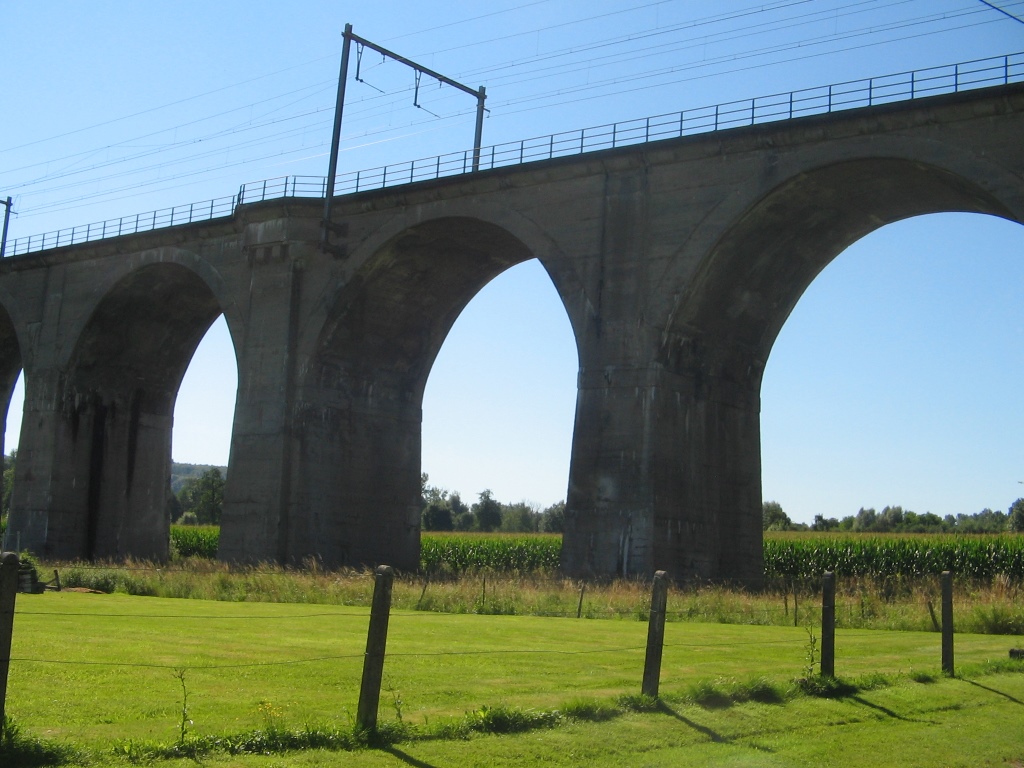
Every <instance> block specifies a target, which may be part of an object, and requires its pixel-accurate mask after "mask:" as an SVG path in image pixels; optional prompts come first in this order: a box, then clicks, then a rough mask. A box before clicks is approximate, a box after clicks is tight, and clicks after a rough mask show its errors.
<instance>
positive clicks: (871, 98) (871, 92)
mask: <svg viewBox="0 0 1024 768" xmlns="http://www.w3.org/2000/svg"><path fill="white" fill-rule="evenodd" d="M874 98H875V78H873V77H869V78H868V106H869V107H870V106H871V103H872V101H874Z"/></svg>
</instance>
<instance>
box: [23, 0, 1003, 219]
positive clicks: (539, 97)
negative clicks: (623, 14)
mask: <svg viewBox="0 0 1024 768" xmlns="http://www.w3.org/2000/svg"><path fill="white" fill-rule="evenodd" d="M904 1H905V2H909V1H910V0H904ZM802 2H803V0H800V1H799V2H792V1H791V2H786V3H777V4H774V5H773V6H771V8H770V9H771V10H774V9H778V8H782V7H788V6H791V5H799V4H802ZM867 4H870V2H865V3H859V4H858V5H867ZM1014 5H1017V4H1016V3H1015V4H1014ZM756 12H758V11H755V10H750V9H748V10H747V11H746V13H747V14H753V13H756ZM972 12H976V13H988V11H986V10H983V9H979V10H977V11H972ZM821 13H822V12H821V11H816V12H812V13H810V14H804V15H803V16H804V17H806V16H815V15H816V14H817V15H820V14H821ZM849 13H851V14H852V13H853V12H852V11H851V12H849ZM967 13H968V12H966V11H964V12H959V13H957V14H953V15H952V16H950V15H949V14H942V15H937V14H933V15H932V16H931V17H925V18H922V19H921V20H918V21H915V22H912V23H902V24H892V25H888V26H887V27H884V28H882V29H880V28H878V27H874V28H867V29H865V30H861V31H859V32H858V33H857V34H859V35H870V34H878V33H879V32H880V31H891V30H893V29H905V28H907V27H909V26H913V25H915V24H926V23H933V22H936V21H943V20H945V19H947V18H957V17H959V16H963V15H966V14H967ZM796 18H798V19H799V18H802V17H796ZM582 21H585V20H579V21H578V22H571V23H582ZM784 21H787V20H773V21H770V22H764V23H761V24H757V25H753V26H756V27H763V26H765V25H771V24H776V25H779V24H782V23H783V22H784ZM788 21H792V19H789V20H788ZM993 21H995V20H993ZM567 23H569V22H567ZM690 23H691V24H693V23H695V22H690ZM805 23H810V22H805ZM971 26H977V25H960V26H954V27H951V28H945V29H942V30H935V31H933V32H929V33H927V34H940V33H943V32H950V31H956V30H959V29H964V28H969V27H971ZM742 29H746V28H741V30H734V31H731V32H729V33H721V34H731V35H733V36H736V35H740V34H741V31H742ZM651 34H661V32H652V33H651ZM746 34H754V33H753V32H749V33H746ZM852 36H854V35H853V34H851V33H847V34H846V35H844V36H839V37H835V36H823V37H822V38H820V39H819V40H817V41H815V42H814V43H811V45H823V44H825V43H827V42H830V41H834V40H843V39H849V38H850V37H852ZM922 36H924V35H920V34H919V35H907V36H904V37H899V38H896V39H890V40H884V41H877V42H873V43H870V44H866V45H860V46H847V47H845V48H842V49H839V50H838V51H835V50H830V51H825V52H820V53H814V54H810V55H805V56H798V57H791V58H788V59H784V60H781V61H777V62H772V63H773V64H778V63H790V62H794V61H801V60H806V59H809V58H813V57H816V56H821V55H831V54H835V53H839V52H846V51H850V50H857V49H861V48H865V47H870V46H871V45H882V44H890V43H893V42H899V41H901V40H906V39H915V38H918V37H922ZM666 45H676V46H680V45H685V41H684V42H683V43H679V42H677V43H667V44H666ZM692 45H695V43H692V44H691V46H692ZM806 46H807V44H804V43H799V44H793V43H790V44H781V45H777V46H773V47H772V46H770V47H767V48H764V49H760V50H759V51H757V52H752V53H745V54H742V55H732V56H725V57H721V58H720V59H718V60H716V61H715V62H712V63H715V64H718V63H721V62H722V61H740V60H743V59H747V58H752V57H756V56H766V55H771V54H775V53H779V52H784V51H786V50H792V49H799V48H803V47H806ZM578 52H579V51H578V50H574V51H572V52H567V53H566V54H564V55H571V54H576V53H578ZM629 55H630V53H629V52H626V53H619V54H610V55H609V56H608V57H606V56H601V57H596V58H594V59H593V60H591V64H590V65H591V66H592V65H593V63H594V62H596V61H603V60H605V59H607V58H609V57H615V56H618V57H620V58H622V57H625V56H629ZM655 55H663V53H662V54H658V53H648V54H636V53H635V52H633V54H632V56H631V58H628V59H625V60H634V59H636V58H644V57H647V56H655ZM322 58H324V57H321V59H322ZM318 60H320V59H316V60H314V61H318ZM584 64H586V61H584V62H582V63H581V65H580V66H581V67H582V66H583V65H584ZM295 66H296V67H298V66H303V65H302V64H300V65H295ZM559 66H561V67H563V68H564V67H566V66H572V65H571V64H569V65H559ZM706 66H708V62H700V63H695V64H691V65H685V66H681V67H671V68H659V69H653V70H648V71H645V72H642V73H640V74H639V75H633V76H631V78H632V79H634V80H635V79H637V78H646V79H650V78H664V77H666V76H668V75H671V74H673V73H675V72H679V71H687V70H691V69H694V68H697V67H706ZM293 68H295V67H289V68H286V69H284V70H278V72H281V71H287V70H289V69H293ZM747 69H750V67H741V68H733V69H731V70H728V71H727V72H717V73H713V74H706V75H700V76H699V78H704V77H713V76H720V75H722V74H729V73H735V72H740V71H745V70H747ZM572 71H578V70H572ZM523 74H527V73H518V76H519V77H520V79H519V80H516V79H510V80H509V82H510V83H522V82H528V81H529V80H530V79H536V78H523V77H522V75H523ZM268 76H270V75H269V74H268V75H262V76H259V77H257V78H252V79H251V80H250V81H243V82H251V81H252V80H257V79H262V78H264V77H268ZM509 78H512V76H511V75H510V76H509ZM693 79H698V78H696V77H694V78H681V79H675V80H672V81H670V82H667V83H666V82H658V83H656V84H652V85H646V86H634V87H631V88H627V89H618V90H614V91H613V92H611V93H602V94H600V96H608V95H621V94H625V93H633V92H637V91H642V90H647V89H649V88H652V87H664V86H665V85H671V84H677V83H680V82H687V81H690V80H693ZM624 80H625V78H609V79H606V80H604V81H601V82H599V83H595V84H590V85H586V86H581V87H574V88H561V89H556V90H553V91H549V92H546V93H541V94H533V95H530V96H524V97H520V98H513V99H509V100H506V101H505V102H501V103H499V104H496V105H494V108H502V110H503V112H502V114H503V116H504V115H512V114H520V113H522V112H526V111H532V110H535V109H541V108H553V107H558V106H565V105H568V104H573V103H578V102H580V101H586V100H589V99H592V98H598V97H600V96H585V97H582V98H576V99H566V98H565V97H566V96H568V95H573V94H579V93H585V92H586V91H593V90H595V89H601V88H605V89H608V88H614V87H615V86H616V85H619V84H622V83H623V82H624ZM230 87H232V86H225V87H224V88H221V89H214V90H213V91H208V92H206V93H205V94H202V95H208V94H210V93H216V92H219V91H221V90H225V89H227V88H230ZM311 87H313V86H307V87H306V89H308V88H311ZM301 90H303V89H296V90H295V91H292V92H290V93H296V92H300V91H301ZM190 98H199V97H198V96H197V97H190ZM274 98H280V97H274ZM552 99H560V101H558V103H556V104H541V105H535V106H528V107H523V108H520V109H514V110H509V109H507V107H516V106H521V105H527V104H531V103H532V102H537V101H545V100H552ZM272 100H273V99H266V100H262V101H261V102H257V103H266V102H269V101H272ZM367 101H370V100H367ZM176 103H180V101H179V102H173V103H172V104H171V105H173V104H176ZM165 106H170V105H165ZM249 106H251V105H247V106H246V107H239V108H236V109H233V110H229V111H231V112H234V111H238V110H241V109H245V108H249ZM387 106H388V105H376V106H374V105H370V106H368V107H367V110H371V109H382V108H387ZM160 108H162V107H157V108H153V109H152V110H148V111H153V110H156V109H160ZM283 108H285V107H280V108H278V110H275V111H280V109H283ZM318 111H321V110H319V109H318V110H316V111H314V112H312V113H311V112H306V113H302V115H303V116H307V115H309V114H316V112H318ZM323 111H326V108H324V110H323ZM353 112H358V110H353ZM136 114H141V113H136ZM222 114H223V113H222ZM465 114H468V110H467V111H463V112H460V113H456V114H454V115H446V116H445V118H444V119H448V120H450V119H455V118H458V117H461V116H463V115H465ZM300 117H301V116H300V115H296V116H287V117H282V118H280V119H279V120H280V121H288V120H293V119H300ZM201 120H202V119H199V120H196V121H191V122H200V121H201ZM110 122H113V121H110ZM274 122H277V121H270V122H267V123H264V124H263V125H254V126H251V127H250V126H245V127H244V128H237V131H231V130H228V134H233V133H236V132H241V131H248V130H256V129H258V128H261V127H265V125H269V124H273V123H274ZM425 122H429V121H425ZM322 124H323V123H321V122H317V123H315V124H312V125H309V126H305V127H304V128H302V129H301V130H302V131H309V130H314V129H315V128H316V127H317V126H320V125H322ZM415 124H417V123H415V122H411V123H408V124H403V125H401V126H393V127H389V128H386V129H380V130H376V131H367V132H365V133H362V134H359V135H358V138H365V137H367V136H372V135H382V134H383V135H386V134H388V133H390V132H395V131H399V130H404V129H407V128H408V127H411V126H413V125H415ZM80 130H85V129H80ZM166 130H170V129H164V130H163V131H160V132H153V133H152V134H148V136H152V135H158V134H159V133H161V132H165V131H166ZM70 133H74V132H68V133H65V134H61V136H64V135H69V134H70ZM217 135H226V134H225V129H222V130H221V131H218V132H215V133H214V134H212V136H217ZM273 135H276V136H287V132H283V133H281V134H272V136H273ZM54 138H56V137H54ZM350 138H352V137H346V139H347V140H348V139H350ZM44 140H45V139H44ZM44 140H39V141H44ZM132 140H136V141H137V140H138V138H136V139H128V140H125V142H122V143H127V142H129V141H132ZM198 141H199V140H196V139H192V140H189V141H187V142H179V143H178V145H177V146H181V145H186V146H187V145H188V144H189V143H192V144H195V143H198ZM245 145H246V143H243V144H242V145H239V146H245ZM322 145H323V144H322V143H321V144H319V145H316V146H322ZM20 146H27V145H20ZM308 148H309V147H306V148H305V149H307V150H308ZM4 151H6V150H4ZM95 151H101V150H92V152H95ZM221 151H224V150H221ZM298 151H302V150H290V151H284V152H279V153H275V154H273V155H264V156H260V157H256V158H247V159H244V160H240V161H237V162H235V163H231V164H225V165H220V166H214V167H213V168H212V169H207V170H206V171H195V172H190V173H187V174H182V175H178V176H173V177H171V178H170V179H168V178H167V177H165V178H163V179H161V180H158V181H154V182H152V183H151V184H147V185H145V186H154V185H158V184H162V183H165V182H167V181H168V180H172V179H180V178H192V177H194V176H196V175H201V174H202V173H204V172H205V173H209V172H211V170H213V171H216V170H220V169H223V168H227V167H237V166H238V165H245V164H250V163H255V162H260V161H262V160H265V159H268V157H281V156H284V155H287V154H294V153H295V152H298ZM76 154H77V155H82V154H86V152H83V153H76ZM211 154H216V151H215V150H210V151H208V152H203V153H200V154H196V155H190V156H187V157H185V158H179V159H177V160H174V161H171V162H172V163H174V164H180V163H183V162H188V161H189V158H190V157H191V158H192V161H195V160H196V159H200V158H202V157H208V156H209V155H211ZM120 162H128V159H119V160H116V161H109V162H108V163H104V164H98V166H99V167H105V166H108V165H112V164H116V163H120ZM163 167H167V166H165V165H161V164H158V165H154V166H149V167H148V168H149V169H150V170H152V169H156V168H163ZM80 172H84V170H79V169H76V170H75V171H71V172H70V173H80ZM141 172H143V171H142V170H140V169H135V170H130V171H126V172H125V173H126V174H128V175H137V174H138V173H141ZM47 178H59V177H58V176H51V177H47ZM111 178H117V176H116V175H111V176H107V177H103V179H102V180H109V179H111ZM95 182H96V180H85V181H83V182H81V183H82V184H93V183H95ZM132 188H135V189H138V188H140V187H137V186H136V187H122V188H120V189H118V190H117V191H113V192H108V193H105V195H106V197H107V199H108V201H110V195H111V194H117V192H119V191H124V190H127V189H132ZM163 188H164V189H167V188H173V187H163ZM47 191H52V190H47ZM42 193H43V190H36V191H35V192H31V193H29V194H31V195H35V194H42ZM80 199H81V198H78V199H67V200H63V201H61V202H59V203H57V202H54V203H50V204H48V205H47V206H46V207H45V208H43V207H37V208H30V209H29V210H27V211H24V210H23V215H25V216H28V215H31V214H32V213H33V212H41V211H44V210H45V211H52V210H57V209H60V206H61V205H64V204H66V203H68V202H77V201H78V200H80ZM114 199H118V198H114Z"/></svg>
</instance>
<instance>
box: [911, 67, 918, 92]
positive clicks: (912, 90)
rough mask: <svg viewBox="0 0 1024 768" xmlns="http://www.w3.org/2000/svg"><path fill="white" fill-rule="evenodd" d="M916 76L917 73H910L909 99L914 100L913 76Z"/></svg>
mask: <svg viewBox="0 0 1024 768" xmlns="http://www.w3.org/2000/svg"><path fill="white" fill-rule="evenodd" d="M916 74H917V73H916V72H914V71H911V73H910V98H911V99H913V98H914V75H916Z"/></svg>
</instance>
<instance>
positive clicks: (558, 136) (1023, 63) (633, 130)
mask: <svg viewBox="0 0 1024 768" xmlns="http://www.w3.org/2000/svg"><path fill="white" fill-rule="evenodd" d="M1015 82H1024V52H1022V53H1012V54H1007V55H1006V56H997V57H992V58H987V59H975V60H973V61H967V62H961V63H959V64H949V65H946V66H941V67H929V68H927V69H919V70H913V71H908V72H900V73H898V74H893V75H883V76H881V77H872V78H866V79H860V80H848V81H846V82H843V83H834V84H832V85H823V86H818V87H815V88H804V89H801V90H798V91H788V92H784V93H777V94H773V95H770V96H758V97H755V98H753V99H743V100H741V101H730V102H726V103H724V104H714V105H711V106H706V107H697V108H694V109H686V110H681V111H679V112H668V113H665V114H662V115H654V116H651V117H642V118H639V119H636V120H627V121H624V122H619V123H609V124H607V125H599V126H594V127H590V128H583V129H580V130H575V131H566V132H563V133H555V134H550V135H547V136H538V137H535V138H532V139H523V140H521V141H513V142H506V143H503V144H495V145H493V146H489V147H483V148H481V149H480V170H481V171H484V170H491V169H494V168H503V167H508V166H513V165H521V164H525V163H530V162H535V161H538V160H550V159H553V158H556V157H567V156H570V155H579V154H584V153H587V152H595V151H598V150H602V149H614V148H616V147H625V146H632V145H637V144H646V143H648V142H652V141H661V140H664V139H674V138H680V137H682V136H692V135H696V134H702V133H713V132H715V131H722V130H728V129H731V128H742V127H746V126H751V125H759V124H761V123H770V122H777V121H781V120H792V119H795V118H800V117H810V116H812V115H823V114H829V113H832V112H839V111H844V110H848V109H857V108H859V107H870V106H874V105H877V104H889V103H892V102H897V101H910V100H912V99H920V98H925V97H928V96H938V95H941V94H949V93H959V92H960V91H967V90H974V89H977V88H986V87H990V86H996V85H1008V84H1009V83H1015ZM474 155H475V151H474V150H471V149H468V150H465V151H463V152H453V153H449V154H445V155H436V156H433V157H426V158H421V159H418V160H408V161H405V162H401V163H396V164H391V165H383V166H379V167H377V168H369V169H365V170H360V171H354V172H351V173H343V174H339V175H338V176H337V177H335V194H336V195H346V194H355V193H357V192H366V191H369V190H373V189H384V188H387V187H395V186H401V185H404V184H412V183H415V182H418V181H431V180H434V179H440V178H445V177H448V176H460V175H462V174H467V173H471V172H473V161H474ZM326 190H327V179H326V178H325V177H322V176H279V177H277V178H273V179H264V180H262V181H255V182H248V183H246V184H243V185H242V186H241V187H240V188H239V191H238V194H237V195H234V196H232V197H221V198H217V199H214V200H207V201H205V202H202V203H190V204H186V205H180V206H175V207H174V208H164V209H162V210H159V211H152V212H150V213H142V214H136V215H134V216H126V217H123V218H120V219H110V220H108V221H101V222H98V223H95V224H89V225H84V226H78V227H72V228H70V229H61V230H58V231H56V232H48V233H46V234H43V235H30V236H29V237H22V238H18V239H16V240H14V241H12V242H11V243H9V244H8V250H9V253H10V254H11V255H12V256H18V255H21V254H25V253H31V252H33V251H41V250H45V249H47V248H57V247H60V246H66V245H73V244H76V243H84V242H89V241H91V240H100V239H103V238H107V237H117V236H119V235H130V234H134V233H136V232H146V231H149V230H153V229H159V228H161V227H170V226H176V225H178V224H189V223H192V222H195V221H206V220H209V219H215V218H219V217H224V216H230V215H232V214H233V213H234V211H235V208H236V207H237V206H239V205H243V204H245V203H256V202H262V201H264V200H273V199H278V198H286V197H313V198H323V196H324V195H325V194H326Z"/></svg>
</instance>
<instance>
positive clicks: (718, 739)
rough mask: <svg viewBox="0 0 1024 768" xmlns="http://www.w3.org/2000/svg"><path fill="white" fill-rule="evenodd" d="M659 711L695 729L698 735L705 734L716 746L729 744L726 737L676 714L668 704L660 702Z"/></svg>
mask: <svg viewBox="0 0 1024 768" xmlns="http://www.w3.org/2000/svg"><path fill="white" fill-rule="evenodd" d="M657 711H658V712H664V713H665V714H666V715H671V716H672V717H674V718H675V719H676V720H678V721H679V722H681V723H682V724H683V725H686V726H688V727H690V728H693V730H695V731H697V732H698V733H702V734H704V735H705V736H707V737H708V738H709V739H711V741H713V742H714V743H715V744H727V743H729V740H728V739H727V738H725V737H724V736H722V735H721V734H720V733H718V732H716V731H713V730H712V729H710V728H708V727H707V726H706V725H701V724H700V723H695V722H694V721H693V720H691V719H690V718H688V717H686V716H685V715H681V714H679V713H678V712H676V711H675V710H674V709H672V707H670V706H669V705H668V704H666V703H665V702H663V701H659V702H658V707H657Z"/></svg>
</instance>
